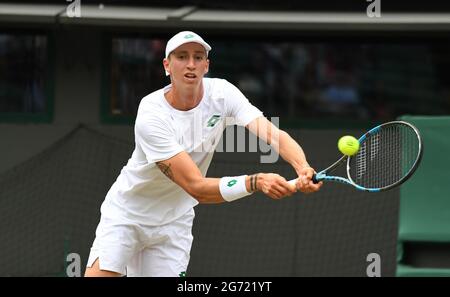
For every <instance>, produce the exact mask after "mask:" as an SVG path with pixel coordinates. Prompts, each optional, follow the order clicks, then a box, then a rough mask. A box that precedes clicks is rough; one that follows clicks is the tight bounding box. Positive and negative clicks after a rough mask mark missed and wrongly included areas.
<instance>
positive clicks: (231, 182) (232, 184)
mask: <svg viewBox="0 0 450 297" xmlns="http://www.w3.org/2000/svg"><path fill="white" fill-rule="evenodd" d="M236 183H237V180H235V179H232V180H230V181H229V182H228V184H227V186H229V187H232V186H234V185H235V184H236Z"/></svg>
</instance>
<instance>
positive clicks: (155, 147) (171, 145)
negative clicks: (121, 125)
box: [135, 117, 183, 163]
mask: <svg viewBox="0 0 450 297" xmlns="http://www.w3.org/2000/svg"><path fill="white" fill-rule="evenodd" d="M135 133H136V142H137V143H136V144H137V145H139V146H140V147H141V149H142V151H143V152H144V154H145V156H146V158H147V161H148V162H150V163H154V162H158V161H163V160H167V159H170V158H172V157H173V156H175V155H176V154H178V153H180V152H182V151H183V148H182V146H181V145H180V144H179V143H178V142H177V140H176V137H175V135H176V134H175V131H173V128H171V126H170V125H168V124H167V123H165V121H164V120H163V119H161V118H158V117H151V118H148V119H137V120H136V132H135Z"/></svg>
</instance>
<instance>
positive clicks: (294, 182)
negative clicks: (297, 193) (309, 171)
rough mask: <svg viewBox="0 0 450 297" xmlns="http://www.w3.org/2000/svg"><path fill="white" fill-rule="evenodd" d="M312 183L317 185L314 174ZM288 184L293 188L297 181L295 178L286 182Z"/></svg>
mask: <svg viewBox="0 0 450 297" xmlns="http://www.w3.org/2000/svg"><path fill="white" fill-rule="evenodd" d="M312 182H313V183H315V184H318V183H319V181H318V180H317V179H316V174H315V173H314V175H313V177H312ZM288 183H290V184H291V185H294V186H295V184H296V183H297V179H296V178H294V179H291V180H290V181H288Z"/></svg>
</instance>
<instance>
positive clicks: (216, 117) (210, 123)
mask: <svg viewBox="0 0 450 297" xmlns="http://www.w3.org/2000/svg"><path fill="white" fill-rule="evenodd" d="M219 120H220V115H218V114H215V115H213V116H212V117H211V118H210V119H209V120H208V124H207V125H206V127H214V126H215V125H216V124H217V122H218V121H219Z"/></svg>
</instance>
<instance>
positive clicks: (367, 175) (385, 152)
mask: <svg viewBox="0 0 450 297" xmlns="http://www.w3.org/2000/svg"><path fill="white" fill-rule="evenodd" d="M419 149H420V147H419V138H418V136H417V134H416V132H415V131H414V129H412V128H411V127H409V126H408V125H404V124H392V125H386V126H383V127H381V128H380V130H378V131H377V132H376V133H374V134H370V135H368V136H367V138H366V141H364V142H363V143H361V146H360V150H359V151H358V154H357V155H356V156H355V157H352V158H351V159H350V169H349V174H350V177H351V179H352V180H353V181H354V182H355V183H356V184H358V185H360V186H363V187H365V188H383V187H387V186H390V185H393V184H395V183H397V182H399V181H400V180H402V179H403V178H404V177H405V176H406V175H408V174H409V172H410V171H411V169H412V168H413V166H414V164H415V163H416V160H417V158H418V157H419Z"/></svg>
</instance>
